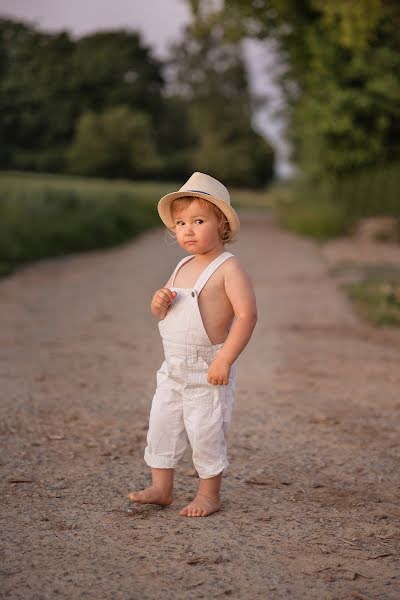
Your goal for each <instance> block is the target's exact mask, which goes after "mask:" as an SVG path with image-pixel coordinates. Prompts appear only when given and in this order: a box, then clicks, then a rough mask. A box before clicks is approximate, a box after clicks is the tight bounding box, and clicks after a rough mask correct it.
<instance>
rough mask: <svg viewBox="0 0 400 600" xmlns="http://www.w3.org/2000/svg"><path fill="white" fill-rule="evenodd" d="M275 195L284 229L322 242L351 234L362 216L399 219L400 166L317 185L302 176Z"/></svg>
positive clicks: (364, 171) (327, 177) (332, 179)
mask: <svg viewBox="0 0 400 600" xmlns="http://www.w3.org/2000/svg"><path fill="white" fill-rule="evenodd" d="M274 195H275V198H276V208H277V209H278V213H279V215H280V220H281V223H282V224H283V225H284V226H286V227H288V228H289V229H292V230H294V231H296V232H297V233H301V234H303V235H308V236H310V237H314V238H316V239H319V240H323V239H328V238H331V237H336V236H338V235H342V234H346V233H350V232H351V231H352V229H353V227H354V225H355V224H356V222H357V221H358V220H359V219H360V218H363V217H372V216H383V215H385V216H391V217H395V218H397V219H400V165H399V164H393V165H387V166H385V167H376V168H371V169H368V170H363V171H358V172H354V173H353V174H351V175H347V176H344V177H340V178H339V177H335V178H334V177H329V176H326V177H325V178H324V179H323V180H321V181H319V182H316V183H314V184H311V183H310V182H308V181H306V180H304V179H302V178H301V177H299V178H297V179H296V180H294V181H293V182H292V183H291V185H285V186H282V187H277V189H276V191H275V193H274ZM399 232H400V228H399ZM399 241H400V239H399Z"/></svg>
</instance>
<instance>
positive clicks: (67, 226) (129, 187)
mask: <svg viewBox="0 0 400 600" xmlns="http://www.w3.org/2000/svg"><path fill="white" fill-rule="evenodd" d="M170 185H171V184H170ZM172 185H173V186H174V184H172ZM167 191H168V189H166V186H165V184H164V185H162V186H161V185H150V184H145V183H138V184H134V183H129V182H115V183H111V182H108V181H102V180H85V179H81V178H76V177H57V176H40V175H26V174H25V175H23V176H21V175H12V174H9V175H7V174H3V175H1V176H0V273H1V274H6V273H9V272H11V271H12V270H13V269H15V267H16V266H17V265H19V264H22V263H25V262H28V261H32V260H36V259H40V258H44V257H50V256H59V255H63V254H67V253H70V252H79V251H83V250H91V249H95V248H104V247H107V246H111V245H114V244H117V243H120V242H123V241H125V240H127V239H129V238H131V237H132V236H134V235H136V234H137V233H139V232H140V231H143V230H145V229H146V228H148V227H151V226H153V225H159V224H160V221H159V217H158V214H157V211H156V209H155V205H156V202H157V200H158V198H159V197H160V196H161V195H162V194H164V193H166V192H167Z"/></svg>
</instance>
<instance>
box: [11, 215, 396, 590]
mask: <svg viewBox="0 0 400 600" xmlns="http://www.w3.org/2000/svg"><path fill="white" fill-rule="evenodd" d="M241 216H242V227H243V230H242V236H241V240H240V242H239V243H237V244H236V245H234V246H230V247H227V249H228V250H230V251H233V252H234V253H237V254H238V256H239V257H240V258H241V259H242V261H243V263H244V264H245V266H246V267H247V269H248V271H249V272H250V273H251V276H252V277H253V280H254V285H255V288H256V294H257V300H258V310H259V321H258V324H257V327H256V330H255V333H254V336H253V338H252V340H251V342H250V344H249V346H248V347H247V348H246V350H245V351H244V352H243V354H242V356H241V357H240V359H239V367H238V384H237V394H236V403H235V409H234V414H233V423H232V428H231V432H230V437H229V459H230V467H229V469H228V471H227V472H226V475H225V477H224V480H223V490H222V497H223V509H222V510H221V511H220V512H219V513H216V514H214V515H212V516H210V517H207V518H197V519H196V518H187V517H181V516H179V515H178V511H179V510H180V508H182V507H183V506H185V504H186V503H187V502H188V501H189V500H190V499H191V498H192V497H193V495H194V494H195V492H196V489H197V481H196V477H193V471H192V463H191V457H190V451H189V450H188V452H187V454H186V455H185V457H184V460H183V462H182V463H181V465H180V466H179V468H178V469H177V471H176V483H175V499H174V502H173V504H172V505H171V506H170V507H168V508H164V509H163V508H159V507H157V506H153V505H151V506H140V505H132V504H131V503H129V501H128V500H127V497H126V496H127V493H128V491H130V490H133V489H140V488H141V487H143V486H145V485H147V484H148V483H149V481H150V476H149V472H148V468H147V466H146V465H145V463H144V461H143V450H144V446H145V436H146V431H147V423H148V414H149V410H150V404H151V399H152V395H153V393H154V390H155V372H156V370H157V368H158V367H159V365H160V364H161V361H162V347H161V342H160V339H159V334H158V329H157V323H156V321H155V319H154V318H153V317H152V315H151V314H150V311H149V301H150V298H151V296H152V294H153V293H154V291H155V289H157V288H158V287H160V286H161V285H163V284H164V283H165V281H166V280H167V278H168V275H169V273H170V272H171V270H172V268H173V267H174V266H175V264H176V262H177V261H178V259H179V258H181V257H182V256H183V254H182V251H181V250H180V249H179V248H177V247H176V246H174V245H171V243H170V242H166V241H165V238H164V232H163V230H161V229H155V230H152V231H150V232H147V233H145V234H144V235H142V236H140V237H139V238H137V239H136V240H135V241H134V242H132V243H130V244H127V245H125V246H123V247H119V248H117V249H113V250H111V251H105V252H95V253H90V254H86V255H80V256H73V257H68V258H65V259H61V260H50V261H45V262H42V263H40V264H38V265H33V266H30V267H29V268H25V269H22V270H21V271H20V272H18V273H17V274H15V275H14V276H12V277H9V278H7V279H4V280H3V281H2V282H1V283H0V332H1V333H0V342H1V343H0V385H1V408H0V410H1V415H0V422H1V444H2V450H1V471H2V480H1V487H2V512H1V540H2V542H1V543H2V558H1V567H0V569H1V580H2V582H1V586H0V589H1V592H0V593H1V594H2V596H1V597H4V598H7V599H10V600H17V599H18V600H20V599H21V600H22V599H24V600H42V599H47V598H49V599H50V598H51V599H58V598H59V599H68V600H71V599H75V598H79V599H80V598H85V599H91V600H92V599H93V600H101V599H106V598H107V599H109V598H112V599H113V600H114V599H115V600H118V599H121V600H145V599H158V598H162V599H163V600H169V599H171V600H176V599H180V598H191V599H192V598H224V597H230V598H235V599H236V598H238V599H247V598H249V599H250V598H251V599H254V598H263V599H268V600H277V599H288V598H289V599H290V598H292V599H296V600H297V599H301V600H302V599H307V600H308V599H310V600H311V599H318V600H325V599H326V600H334V599H336V600H354V599H356V600H357V599H358V600H371V599H376V600H378V599H379V600H389V599H390V600H398V599H399V598H400V485H399V484H400V468H399V459H400V449H399V440H400V333H399V332H398V331H395V330H377V329H374V328H373V327H372V326H369V325H366V324H365V323H363V322H362V321H361V320H360V319H359V318H358V317H357V315H356V314H355V312H354V311H353V309H352V307H351V305H350V304H349V302H348V301H347V300H346V298H345V297H344V296H343V295H342V293H341V292H340V291H339V289H338V288H337V285H336V283H335V281H334V280H333V279H332V278H331V277H330V276H329V274H328V261H327V259H326V258H325V257H324V254H323V252H322V250H321V249H320V248H319V247H318V246H317V245H316V244H315V243H313V242H311V241H309V240H305V239H301V238H299V237H297V236H295V235H293V234H291V233H288V232H285V231H283V230H281V229H280V228H279V227H278V226H277V223H276V220H275V218H274V217H273V216H271V215H269V214H265V213H260V214H256V213H242V215H241Z"/></svg>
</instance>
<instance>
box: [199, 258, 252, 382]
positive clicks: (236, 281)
mask: <svg viewBox="0 0 400 600" xmlns="http://www.w3.org/2000/svg"><path fill="white" fill-rule="evenodd" d="M225 291H226V293H227V296H228V298H229V300H230V302H231V304H232V307H233V311H234V314H235V320H234V322H233V324H232V327H231V329H230V331H229V334H228V337H227V338H226V340H225V342H224V345H223V346H222V348H221V349H220V351H219V352H218V354H217V356H216V358H215V360H214V361H213V363H212V364H211V365H210V368H209V371H208V381H209V382H210V383H213V384H214V385H218V384H219V385H221V384H227V383H228V378H229V372H230V367H231V365H232V364H233V363H234V362H235V360H236V359H237V357H238V356H239V354H240V353H241V352H242V351H243V350H244V348H245V347H246V346H247V343H248V341H249V340H250V338H251V335H252V333H253V330H254V327H255V326H256V323H257V305H256V297H255V293H254V289H253V285H252V283H251V280H250V277H249V276H248V274H247V273H246V271H245V270H244V268H243V267H242V265H241V264H240V263H239V262H238V261H232V264H231V266H230V268H229V269H227V272H226V274H225Z"/></svg>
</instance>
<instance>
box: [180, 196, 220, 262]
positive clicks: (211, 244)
mask: <svg viewBox="0 0 400 600" xmlns="http://www.w3.org/2000/svg"><path fill="white" fill-rule="evenodd" d="M173 217H174V222H175V233H176V239H177V241H178V244H179V245H180V246H181V247H182V248H184V249H185V250H187V251H188V252H190V253H191V254H204V253H205V252H209V251H210V250H213V249H214V248H217V247H218V246H221V247H223V244H222V242H221V240H220V237H219V233H218V218H217V215H216V214H215V212H214V210H213V209H212V207H211V206H210V204H209V203H208V202H207V201H206V200H197V199H195V200H193V201H192V202H190V203H189V204H188V205H186V206H184V207H180V208H174V210H173Z"/></svg>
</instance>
